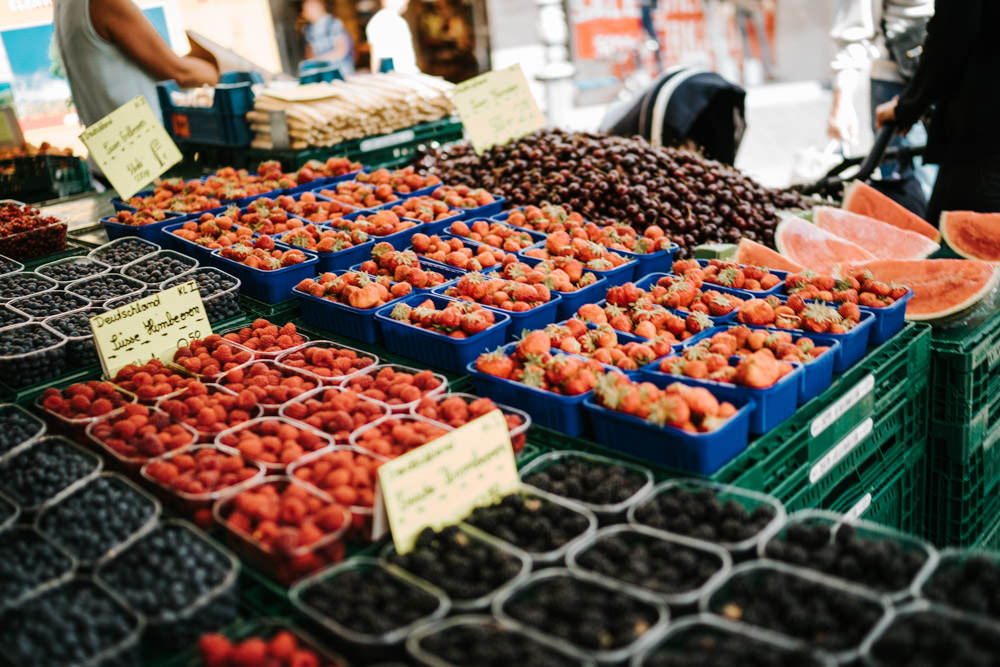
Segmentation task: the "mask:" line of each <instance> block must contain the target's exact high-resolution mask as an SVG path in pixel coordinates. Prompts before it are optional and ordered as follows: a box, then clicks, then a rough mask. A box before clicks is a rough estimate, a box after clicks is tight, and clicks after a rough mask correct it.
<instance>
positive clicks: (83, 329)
mask: <svg viewBox="0 0 1000 667" xmlns="http://www.w3.org/2000/svg"><path fill="white" fill-rule="evenodd" d="M102 312H104V309H103V308H88V309H87V310H78V311H76V312H74V313H66V314H65V315H58V316H56V317H53V318H50V319H48V320H46V321H45V323H46V324H47V325H49V326H50V327H52V328H53V329H55V330H56V331H58V332H59V333H61V334H62V335H63V336H66V363H68V364H69V366H70V368H79V367H80V366H89V365H90V364H96V363H97V362H98V361H99V359H98V357H97V346H96V345H94V332H93V330H92V329H91V328H90V318H91V317H93V316H94V315H98V314H99V313H102Z"/></svg>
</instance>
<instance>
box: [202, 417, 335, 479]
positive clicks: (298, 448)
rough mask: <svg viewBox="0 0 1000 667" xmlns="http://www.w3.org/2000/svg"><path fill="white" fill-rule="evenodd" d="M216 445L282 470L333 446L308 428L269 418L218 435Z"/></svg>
mask: <svg viewBox="0 0 1000 667" xmlns="http://www.w3.org/2000/svg"><path fill="white" fill-rule="evenodd" d="M217 442H218V444H220V445H224V446H226V447H231V448H233V449H235V450H236V451H238V452H239V453H240V454H242V455H243V456H245V457H247V458H248V459H251V460H253V461H259V462H261V463H263V464H265V465H267V466H268V467H271V468H284V467H285V466H287V465H288V464H289V463H292V462H293V461H295V460H296V459H298V458H299V457H300V456H302V455H304V454H305V453H306V452H314V451H316V450H317V449H320V448H322V447H326V446H327V445H330V444H333V443H332V442H330V440H329V439H327V438H326V437H325V436H323V435H321V434H319V433H317V432H316V431H314V430H312V429H311V428H306V427H299V426H294V425H292V424H289V423H287V422H284V421H282V420H280V419H277V418H269V417H263V418H260V419H254V420H253V421H250V422H247V423H246V424H244V425H242V426H239V427H238V428H235V429H232V430H230V431H227V432H225V433H222V434H221V435H220V436H219V437H218V439H217Z"/></svg>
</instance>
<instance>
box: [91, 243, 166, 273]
mask: <svg viewBox="0 0 1000 667" xmlns="http://www.w3.org/2000/svg"><path fill="white" fill-rule="evenodd" d="M159 249H160V246H158V245H156V244H155V243H152V242H151V241H147V240H145V239H141V238H139V237H138V236H132V237H126V238H122V239H118V240H116V241H112V242H111V243H108V244H106V245H102V246H101V247H100V248H97V249H95V250H93V251H91V253H90V255H91V256H92V257H93V258H94V259H96V260H97V261H99V262H104V263H105V264H108V265H110V266H111V267H112V268H121V267H123V266H125V265H126V264H129V263H130V262H134V261H135V260H137V259H139V258H140V257H145V256H146V255H151V254H152V253H154V252H156V251H157V250H159Z"/></svg>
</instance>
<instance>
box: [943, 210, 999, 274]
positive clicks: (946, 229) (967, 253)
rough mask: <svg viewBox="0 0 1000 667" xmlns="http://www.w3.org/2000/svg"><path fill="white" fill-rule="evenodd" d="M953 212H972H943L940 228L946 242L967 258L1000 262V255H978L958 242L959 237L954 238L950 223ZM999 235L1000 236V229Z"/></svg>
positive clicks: (957, 253) (958, 253)
mask: <svg viewBox="0 0 1000 667" xmlns="http://www.w3.org/2000/svg"><path fill="white" fill-rule="evenodd" d="M953 213H962V214H966V213H970V211H942V212H941V217H940V218H939V219H938V228H939V229H940V230H941V235H942V236H943V237H944V240H945V243H947V244H948V247H949V248H951V249H952V250H953V251H954V252H955V254H956V255H960V256H961V257H964V258H965V259H975V260H979V261H980V262H993V263H997V262H1000V256H998V257H995V258H994V257H982V256H980V255H976V254H975V253H973V252H972V251H970V250H967V249H965V248H962V247H961V244H960V243H959V242H958V239H956V238H954V236H953V235H952V234H951V233H950V231H949V229H950V226H951V225H950V224H949V222H950V221H952V215H951V214H953ZM997 237H998V238H1000V230H998V233H997Z"/></svg>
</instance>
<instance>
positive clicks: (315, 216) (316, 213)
mask: <svg viewBox="0 0 1000 667" xmlns="http://www.w3.org/2000/svg"><path fill="white" fill-rule="evenodd" d="M275 203H276V204H277V205H278V206H279V207H281V209H282V210H284V211H286V212H288V213H291V214H292V215H297V216H299V217H300V218H305V219H306V220H308V221H309V222H312V223H320V222H329V221H330V220H336V219H338V218H343V217H344V216H345V215H347V214H348V213H354V212H355V211H356V210H357V209H356V208H354V207H353V206H348V205H347V204H344V203H342V202H339V201H327V200H325V199H317V198H316V193H315V192H308V191H306V192H303V193H301V194H299V195H296V196H295V197H292V196H291V195H281V196H279V197H278V198H277V199H275Z"/></svg>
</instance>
